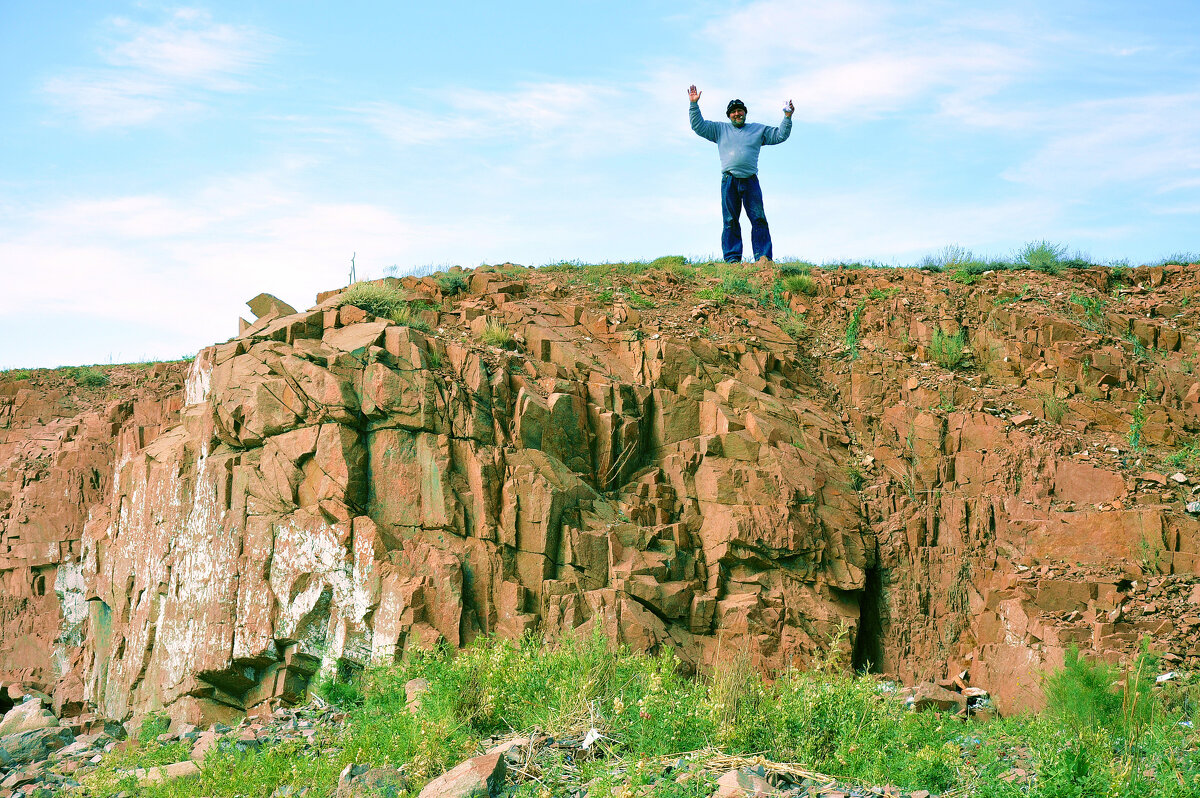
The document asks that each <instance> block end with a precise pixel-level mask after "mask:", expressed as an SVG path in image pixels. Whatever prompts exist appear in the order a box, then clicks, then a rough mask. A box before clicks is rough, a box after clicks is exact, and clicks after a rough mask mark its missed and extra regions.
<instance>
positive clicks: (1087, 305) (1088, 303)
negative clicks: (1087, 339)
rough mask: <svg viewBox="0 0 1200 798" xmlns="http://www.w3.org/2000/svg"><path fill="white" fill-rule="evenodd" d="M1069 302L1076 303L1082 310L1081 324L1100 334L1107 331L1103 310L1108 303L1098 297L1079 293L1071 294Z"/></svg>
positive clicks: (1106, 321)
mask: <svg viewBox="0 0 1200 798" xmlns="http://www.w3.org/2000/svg"><path fill="white" fill-rule="evenodd" d="M1071 304H1073V305H1078V306H1079V308H1080V309H1081V310H1082V311H1083V326H1084V327H1087V328H1088V329H1089V330H1091V331H1093V332H1098V333H1100V334H1101V335H1103V334H1106V333H1107V332H1108V320H1107V319H1106V318H1105V315H1104V314H1105V310H1106V309H1107V307H1108V303H1107V302H1106V301H1105V300H1103V299H1100V298H1098V297H1088V296H1083V295H1081V294H1071Z"/></svg>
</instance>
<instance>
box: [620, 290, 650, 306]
mask: <svg viewBox="0 0 1200 798" xmlns="http://www.w3.org/2000/svg"><path fill="white" fill-rule="evenodd" d="M625 301H626V302H628V303H629V305H630V306H631V307H635V308H641V309H643V310H645V309H648V308H652V307H654V300H653V299H651V298H650V297H648V296H642V295H641V294H639V293H638V292H637V291H630V292H629V293H628V294H627V295H626V297H625Z"/></svg>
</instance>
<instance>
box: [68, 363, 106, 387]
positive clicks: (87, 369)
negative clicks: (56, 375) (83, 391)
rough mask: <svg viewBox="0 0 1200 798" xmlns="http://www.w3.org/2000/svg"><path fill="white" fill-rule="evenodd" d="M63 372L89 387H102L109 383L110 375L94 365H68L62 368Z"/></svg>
mask: <svg viewBox="0 0 1200 798" xmlns="http://www.w3.org/2000/svg"><path fill="white" fill-rule="evenodd" d="M62 373H63V375H64V376H66V377H69V378H70V379H73V380H75V382H76V383H77V384H79V385H82V386H84V387H87V388H101V387H103V386H105V385H108V375H107V374H105V373H104V372H103V371H101V370H99V369H97V368H93V367H92V366H68V367H66V368H64V369H63V370H62Z"/></svg>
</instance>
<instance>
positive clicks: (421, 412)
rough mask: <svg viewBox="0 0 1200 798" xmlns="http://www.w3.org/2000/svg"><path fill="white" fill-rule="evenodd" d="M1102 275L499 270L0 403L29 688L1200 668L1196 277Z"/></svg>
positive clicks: (23, 683)
mask: <svg viewBox="0 0 1200 798" xmlns="http://www.w3.org/2000/svg"><path fill="white" fill-rule="evenodd" d="M1069 276H1070V280H1069V281H1068V280H1065V279H1060V278H1053V277H1047V276H1042V275H1033V274H1030V273H1012V274H999V275H994V276H993V275H989V276H987V277H985V278H984V281H983V282H981V283H980V284H979V285H974V286H968V285H962V284H959V283H956V282H952V281H950V280H949V279H947V278H946V277H945V276H942V275H933V274H929V273H926V272H921V271H917V270H905V269H892V270H861V271H837V272H825V271H814V272H813V273H812V278H813V290H814V292H815V294H814V295H809V294H807V293H797V294H794V295H789V294H783V295H777V296H776V297H775V301H776V304H775V305H774V306H772V305H770V304H767V305H766V306H764V305H763V304H761V303H760V302H759V301H758V300H756V299H753V298H752V297H751V295H749V294H747V295H746V296H745V297H740V296H739V295H737V294H732V295H730V296H729V297H728V298H727V299H725V300H724V301H722V300H720V299H717V300H714V299H712V298H711V296H712V292H709V296H710V298H709V299H700V298H699V297H696V296H695V291H696V289H698V288H703V287H704V285H703V283H702V282H701V283H698V282H694V281H693V280H692V279H691V278H688V277H686V276H676V275H673V274H672V273H671V272H669V271H666V270H663V271H658V272H652V273H647V274H645V275H642V276H637V275H634V276H625V275H620V274H615V279H617V284H616V285H615V286H614V288H615V290H613V289H609V290H607V291H605V292H600V291H598V290H595V289H593V288H589V287H587V286H585V285H578V284H572V280H573V279H574V277H573V276H572V275H571V274H570V273H569V272H554V271H527V270H520V269H517V268H511V267H495V268H482V269H479V270H475V271H473V272H464V273H462V274H461V275H460V277H461V280H460V281H461V282H464V283H465V284H466V286H467V288H466V290H465V291H463V292H461V293H457V294H455V295H453V296H451V295H447V294H446V293H445V292H444V290H443V289H444V288H445V283H438V282H437V281H435V280H432V279H430V278H425V279H423V280H418V279H416V278H405V279H404V280H402V281H399V280H392V281H384V282H386V283H387V285H388V286H389V287H391V288H393V289H395V290H397V291H399V292H402V293H403V294H404V296H405V297H406V299H408V300H409V301H412V302H419V303H423V304H416V305H414V306H413V308H412V316H411V319H412V320H413V321H414V322H415V326H414V324H409V325H401V324H396V323H394V322H393V321H390V320H388V319H376V318H373V317H372V316H370V315H369V314H368V313H367V312H366V311H364V310H362V309H360V308H358V307H355V306H353V305H341V306H340V307H339V304H340V301H341V299H340V297H339V296H338V293H339V292H331V293H330V294H329V295H322V296H321V297H318V304H317V305H316V306H315V307H313V308H312V309H310V310H307V311H303V312H292V311H293V309H292V308H290V307H288V306H286V305H284V304H283V303H281V302H279V301H278V300H274V298H273V297H269V296H268V297H267V299H264V298H263V297H256V299H255V302H256V305H257V307H256V312H257V313H260V314H261V316H260V318H259V319H258V321H256V322H255V323H253V324H251V323H249V322H246V323H244V324H243V330H242V332H241V334H240V335H239V336H238V337H237V338H235V339H232V340H230V341H228V342H226V343H223V344H218V345H215V346H211V347H208V348H206V349H204V350H203V351H202V352H200V353H199V355H198V356H197V357H196V359H195V360H194V361H192V362H191V363H190V364H188V365H187V367H186V368H187V373H186V377H184V375H183V373H182V368H183V367H182V366H179V365H170V364H162V365H159V366H156V367H154V369H153V371H152V372H150V373H146V374H142V375H140V378H139V379H137V380H134V379H132V378H131V379H130V382H129V385H128V387H127V388H126V389H125V390H122V391H120V392H119V395H113V396H111V397H107V396H104V395H101V394H97V395H95V396H91V397H90V398H89V396H88V394H87V392H86V391H83V390H82V389H80V390H77V391H70V390H66V389H65V388H59V389H56V388H54V386H52V385H48V384H46V383H44V382H39V381H41V380H46V379H49V378H48V377H44V376H43V377H36V378H31V379H27V380H23V381H15V382H14V381H8V382H3V381H0V521H2V523H3V528H2V529H3V537H2V538H0V579H2V580H3V585H4V588H5V590H4V596H3V597H2V598H0V681H4V682H6V683H7V684H9V685H12V686H11V687H9V688H8V692H9V693H11V694H12V697H10V698H9V699H7V700H8V701H10V702H11V701H12V700H13V699H14V698H15V697H18V696H19V695H21V694H23V691H30V690H38V691H44V692H47V693H48V694H50V695H51V696H52V697H53V703H54V707H55V709H56V711H57V713H58V714H59V715H77V714H79V713H95V714H97V715H100V716H103V717H110V718H118V719H125V718H129V717H133V716H138V715H140V714H142V713H145V712H149V711H152V710H159V709H164V708H165V709H166V711H167V712H169V713H170V714H171V715H172V716H173V717H174V718H176V719H177V720H178V721H180V722H187V723H211V722H215V721H222V720H223V721H229V720H232V719H233V718H235V717H237V716H240V715H241V714H243V713H246V712H251V713H266V712H269V711H271V710H273V709H274V708H275V707H276V705H277V704H279V703H280V702H284V703H287V702H291V701H295V700H297V699H298V698H299V697H301V696H302V695H303V694H304V692H305V690H306V688H307V685H308V682H309V679H310V678H311V677H312V675H313V674H314V673H315V672H316V671H317V670H318V669H320V668H323V667H324V668H341V669H342V670H343V671H345V670H354V669H357V668H360V667H362V666H364V665H365V664H367V663H369V662H372V661H394V660H396V659H398V658H399V657H401V656H403V653H404V651H405V650H406V649H408V648H411V647H413V646H432V645H436V644H439V643H442V642H444V643H446V644H449V645H451V646H462V645H466V644H468V643H469V642H470V641H471V640H472V639H473V638H474V637H476V636H478V635H491V634H494V635H501V636H508V637H515V636H519V635H522V634H526V633H531V634H536V635H539V636H543V637H545V638H546V639H548V640H552V639H554V638H556V637H558V636H561V635H564V634H590V633H592V632H593V631H600V632H602V633H604V634H606V635H608V636H609V637H611V638H612V639H614V640H619V641H622V642H625V643H627V644H629V645H632V646H635V647H637V648H641V649H655V648H657V647H660V646H671V647H673V648H675V649H676V650H677V651H678V652H679V653H680V655H681V657H682V658H683V659H684V661H685V662H687V663H689V664H690V665H691V666H693V667H696V668H700V669H704V668H708V667H711V666H712V665H713V664H714V663H716V662H717V661H718V660H719V659H720V658H721V657H722V656H724V655H725V654H727V653H728V652H729V651H730V650H732V649H734V648H737V649H744V650H747V651H749V652H750V654H751V656H752V658H753V661H754V663H755V664H756V665H757V666H758V667H760V668H763V669H780V668H784V667H789V666H799V667H803V666H805V665H807V664H810V663H812V662H814V661H815V660H819V659H825V658H828V657H829V656H830V654H831V653H839V652H840V653H841V654H842V655H844V659H845V661H846V662H847V663H852V664H854V665H856V666H859V667H872V668H874V669H878V670H884V671H887V672H889V673H892V674H895V675H896V676H898V677H900V678H901V679H903V680H904V681H905V682H908V683H914V682H917V681H922V680H927V679H935V680H940V681H941V682H942V683H943V685H944V686H953V685H954V684H955V683H956V682H957V684H958V686H959V687H960V688H961V687H963V686H966V685H968V684H969V685H974V686H980V687H983V688H985V689H987V690H989V691H990V693H991V695H992V697H993V699H994V700H995V702H996V705H997V708H998V709H999V710H1000V711H1002V712H1007V711H1013V710H1016V709H1019V708H1022V707H1036V706H1037V703H1038V701H1039V700H1040V696H1039V694H1038V687H1037V680H1036V679H1035V678H1033V675H1034V674H1036V672H1037V671H1038V670H1039V669H1041V668H1044V667H1047V666H1051V665H1054V664H1057V663H1058V662H1060V661H1061V658H1062V655H1063V652H1064V651H1065V650H1066V648H1067V647H1068V646H1069V645H1079V646H1080V647H1081V648H1084V649H1088V650H1091V651H1094V652H1095V653H1096V654H1098V655H1100V656H1105V657H1108V658H1110V659H1114V660H1118V659H1120V658H1121V657H1124V656H1127V655H1128V654H1129V653H1130V652H1131V651H1133V650H1134V649H1135V648H1136V645H1137V641H1138V639H1139V638H1140V637H1141V636H1142V635H1149V636H1150V638H1151V640H1152V644H1153V645H1154V646H1155V647H1156V648H1157V649H1158V650H1160V651H1162V652H1164V653H1165V654H1167V655H1168V656H1169V657H1174V658H1176V659H1179V660H1183V659H1185V658H1194V657H1198V656H1200V643H1198V642H1197V638H1198V633H1200V609H1194V608H1191V609H1187V612H1186V614H1182V615H1181V614H1180V611H1181V608H1185V607H1188V605H1189V602H1193V600H1195V601H1200V591H1196V590H1193V585H1194V584H1196V582H1197V581H1200V578H1198V577H1197V576H1196V563H1197V558H1200V522H1197V520H1196V519H1195V518H1194V517H1193V516H1192V515H1190V514H1189V513H1188V512H1187V511H1186V503H1187V502H1188V501H1191V500H1192V499H1193V483H1194V477H1193V475H1192V474H1191V472H1189V471H1188V468H1187V465H1188V464H1187V462H1186V461H1185V460H1186V458H1185V460H1184V461H1179V462H1180V466H1179V467H1177V468H1166V467H1165V464H1164V462H1163V457H1164V456H1165V455H1167V454H1170V453H1174V452H1178V451H1179V450H1180V447H1181V446H1182V445H1183V444H1184V443H1185V442H1186V441H1187V440H1188V438H1189V436H1191V435H1193V434H1195V433H1196V432H1197V431H1198V429H1200V383H1197V381H1196V379H1195V378H1194V377H1193V376H1192V373H1191V369H1192V366H1193V365H1194V359H1195V353H1196V344H1197V331H1196V330H1197V324H1196V322H1197V311H1196V310H1194V309H1189V308H1188V307H1186V306H1185V305H1186V304H1187V303H1185V302H1184V300H1185V298H1186V299H1190V297H1191V296H1192V295H1193V294H1194V292H1195V290H1196V279H1195V277H1194V276H1193V274H1192V273H1191V272H1189V271H1187V270H1184V269H1182V268H1172V267H1168V268H1165V269H1164V268H1158V269H1146V268H1142V269H1137V270H1129V271H1128V272H1127V273H1126V274H1125V275H1124V276H1123V277H1122V278H1121V280H1120V281H1119V282H1115V283H1114V282H1113V276H1112V275H1111V274H1110V273H1109V272H1108V271H1107V270H1091V271H1082V270H1081V271H1075V272H1070V273H1069ZM771 278H772V274H771V273H770V271H769V270H764V271H763V272H762V275H761V279H763V280H765V281H767V282H769V280H770V279H771ZM1023 284H1028V285H1025V286H1024V287H1021V286H1022V285H1023ZM1114 290H1115V291H1116V292H1117V293H1116V295H1115V296H1114V294H1113V291H1114ZM639 292H640V293H639ZM643 294H650V295H652V296H653V297H654V301H647V300H646V299H645V297H644V296H643ZM614 297H615V301H614V299H613V298H614ZM268 300H274V301H268ZM783 305H786V306H787V307H788V308H789V310H788V311H787V313H786V314H785V315H786V317H787V319H791V320H794V319H797V318H803V319H804V320H805V324H806V325H807V332H802V331H800V330H798V329H797V326H796V325H795V324H791V325H789V329H790V330H791V333H792V334H789V333H788V332H784V330H783V329H781V327H780V324H781V323H785V322H786V319H785V318H783V317H781V315H780V314H781V313H783V311H782V310H781V306H783ZM489 322H490V323H491V324H493V325H496V324H502V325H504V327H506V328H507V330H509V331H510V332H511V333H513V334H514V336H515V338H514V342H515V343H514V346H515V348H497V347H493V346H487V345H484V344H482V343H481V342H480V338H479V336H480V333H481V332H482V331H483V328H484V325H485V324H487V323H489ZM848 324H852V325H853V333H854V334H853V335H851V334H850V333H849V332H848V331H847V325H848ZM419 326H424V327H426V328H427V329H428V332H425V331H422V330H421V329H418V327H419ZM794 335H795V337H794ZM948 341H949V342H951V343H950V344H947V342H948ZM955 341H956V342H957V343H958V346H959V347H960V348H961V347H962V346H963V345H964V344H965V349H962V350H961V351H956V352H952V353H951V354H953V355H954V357H953V358H951V357H950V356H949V355H947V353H946V347H947V346H948V345H949V346H951V347H953V346H954V343H953V342H955ZM952 360H953V362H952ZM135 376H136V375H135ZM107 390H109V391H111V390H112V388H111V386H110V388H108V389H107ZM1134 444H1136V446H1135V445H1134ZM1176 459H1177V460H1178V458H1176ZM1192 465H1194V463H1192ZM1160 472H1162V473H1160ZM2 700H5V699H0V701H2ZM4 708H6V707H4V706H3V705H0V709H4Z"/></svg>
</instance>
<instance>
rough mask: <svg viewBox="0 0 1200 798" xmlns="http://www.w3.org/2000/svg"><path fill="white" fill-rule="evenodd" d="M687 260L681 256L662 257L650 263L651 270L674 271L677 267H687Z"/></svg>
mask: <svg viewBox="0 0 1200 798" xmlns="http://www.w3.org/2000/svg"><path fill="white" fill-rule="evenodd" d="M687 265H688V259H687V258H685V257H684V256H683V255H663V256H662V257H661V258H655V259H654V260H652V261H650V268H651V269H674V268H675V267H677V266H687Z"/></svg>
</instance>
